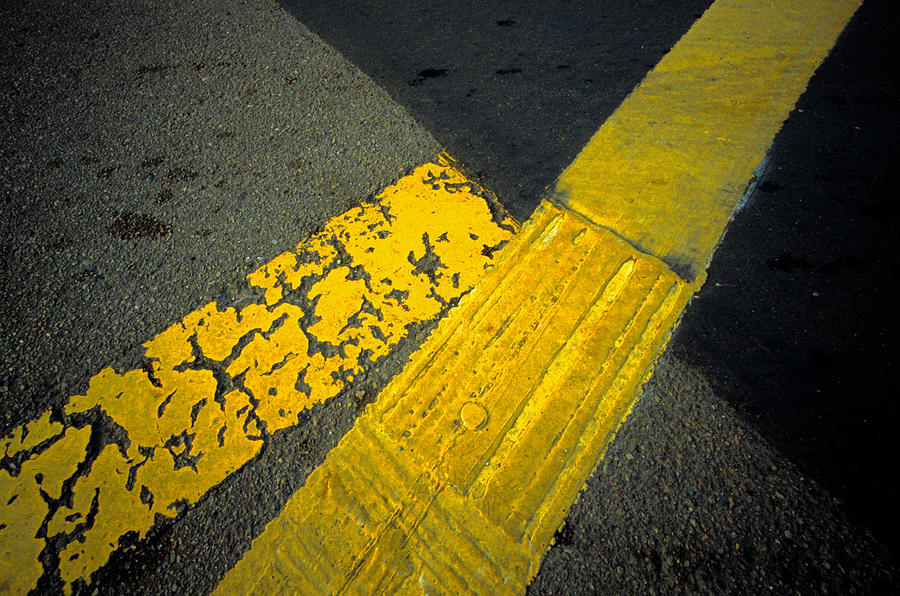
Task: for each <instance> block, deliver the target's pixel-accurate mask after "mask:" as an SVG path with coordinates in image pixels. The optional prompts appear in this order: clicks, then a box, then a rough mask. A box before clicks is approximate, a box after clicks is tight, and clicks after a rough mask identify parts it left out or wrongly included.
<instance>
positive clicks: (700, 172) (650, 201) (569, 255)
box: [218, 0, 858, 594]
mask: <svg viewBox="0 0 900 596" xmlns="http://www.w3.org/2000/svg"><path fill="white" fill-rule="evenodd" d="M857 4H858V3H857V2H853V1H845V0H827V1H822V0H803V1H800V0H786V1H772V0H748V1H739V0H717V1H716V2H715V3H714V4H713V6H712V7H711V8H710V9H709V10H708V11H707V13H706V14H705V15H704V16H703V18H701V19H700V20H699V21H698V22H697V23H696V24H695V26H694V27H693V28H692V29H691V31H689V32H688V33H687V34H686V35H685V36H684V38H683V39H682V40H681V41H680V42H679V43H678V44H677V45H676V46H675V48H674V49H673V50H672V52H671V53H670V54H668V55H667V56H666V57H665V58H664V59H663V61H662V62H660V64H659V65H658V66H657V68H656V69H655V70H654V71H653V72H652V73H650V75H648V77H647V79H646V80H645V82H644V83H642V85H641V86H640V87H638V89H636V90H635V92H634V93H633V94H632V95H631V96H630V97H629V98H628V99H627V100H626V101H625V102H624V103H623V104H622V106H621V107H620V108H619V110H618V111H617V112H616V113H615V115H613V116H612V117H611V118H610V120H609V121H608V122H607V123H606V124H604V126H603V127H602V128H601V129H600V130H599V131H598V133H597V134H596V135H595V137H594V138H593V139H592V141H591V142H590V143H589V145H588V146H587V147H586V148H585V149H584V151H583V152H582V154H581V155H580V156H579V157H578V159H577V160H576V161H575V162H574V163H573V164H572V165H571V166H570V167H569V168H568V169H567V170H566V171H565V172H564V173H563V174H562V176H561V177H560V179H559V181H558V183H557V186H556V188H555V190H554V193H553V195H552V199H553V201H554V202H555V203H556V204H551V203H544V204H543V205H542V206H541V207H540V208H539V209H538V211H537V212H536V213H535V215H534V216H533V217H532V219H531V220H529V222H527V223H526V224H525V225H524V226H523V230H522V232H521V234H520V235H519V236H517V237H516V239H515V240H514V241H513V242H512V243H511V244H510V246H509V247H507V248H506V249H505V251H504V253H503V254H502V256H501V258H500V261H499V262H498V263H497V265H496V266H495V268H494V269H493V270H492V271H491V272H490V273H489V275H487V276H486V277H485V278H484V279H483V280H482V281H481V282H480V284H479V285H478V286H477V287H476V289H475V290H474V291H473V292H472V293H470V294H469V295H467V296H466V297H465V298H463V299H462V301H461V304H460V307H459V308H458V309H457V310H455V311H454V312H453V313H452V314H451V316H449V317H448V318H447V319H444V320H443V321H442V323H441V324H440V325H439V327H438V329H437V330H436V331H435V333H434V334H433V335H432V337H431V338H430V339H429V340H428V341H427V342H426V344H425V345H424V346H423V348H422V349H421V350H420V351H419V352H418V353H417V354H416V355H415V358H414V360H413V362H412V363H411V364H410V365H409V366H408V367H407V368H406V369H405V370H404V372H403V373H402V374H401V375H399V376H397V377H396V378H395V379H394V380H393V381H392V382H391V383H390V384H389V385H388V387H387V388H386V389H385V390H384V391H383V392H382V394H381V395H380V396H379V398H378V400H377V401H376V402H375V403H374V404H372V405H370V406H369V407H368V408H367V410H366V411H365V413H364V414H363V415H362V416H361V417H360V418H359V419H358V421H357V423H356V425H355V426H354V428H353V429H352V430H351V431H350V432H349V433H348V434H347V435H346V436H345V437H344V438H343V439H342V440H341V442H340V443H339V444H338V446H337V447H336V448H335V449H334V450H332V451H331V453H329V455H328V457H327V458H326V461H325V462H324V464H323V465H322V466H320V467H319V468H318V469H316V470H315V471H314V472H313V474H312V475H311V476H310V477H309V479H308V481H307V484H306V485H305V486H304V487H303V488H302V489H301V490H299V491H298V492H297V493H296V494H295V495H294V496H293V497H292V499H291V500H290V501H289V502H288V504H287V506H286V507H285V510H284V511H283V512H282V514H281V516H280V517H278V518H277V519H276V520H274V521H273V522H271V523H270V524H269V526H268V527H267V528H266V530H265V531H264V532H263V534H262V535H261V536H260V537H259V538H258V539H257V540H256V541H255V542H254V544H253V547H252V549H251V550H250V551H249V552H248V553H247V554H246V555H245V556H244V558H243V559H242V561H241V562H240V563H239V564H238V565H237V566H236V567H235V568H234V569H233V570H232V571H231V572H229V574H228V575H227V576H226V577H225V579H224V580H223V581H222V583H221V584H220V585H219V587H218V592H219V593H221V594H235V593H254V594H271V593H346V592H352V593H366V594H371V593H395V592H400V593H421V592H426V593H432V592H433V593H452V594H457V593H479V594H482V593H516V592H521V591H522V590H523V589H524V588H525V586H526V585H527V583H528V581H529V580H530V578H531V577H533V575H534V574H535V573H536V572H537V569H538V565H539V562H540V558H541V556H542V555H543V553H544V551H545V550H546V549H547V547H548V546H549V544H550V543H551V540H552V537H553V534H554V532H555V530H556V529H557V528H558V527H559V525H560V524H561V523H562V520H563V518H564V516H565V514H566V511H567V510H568V508H569V506H570V505H571V503H572V502H573V500H574V499H575V498H576V497H577V495H578V492H579V490H580V489H581V487H582V486H583V483H584V482H585V480H586V479H587V478H588V476H589V474H590V473H591V471H592V470H593V468H594V467H595V466H596V464H597V462H598V460H599V458H600V457H601V456H602V454H603V452H604V450H605V448H606V446H607V445H608V444H609V441H610V440H611V439H612V437H613V435H614V433H615V430H616V428H617V427H618V425H619V424H621V422H622V421H623V420H624V418H625V416H626V415H627V413H628V412H629V410H630V408H631V406H632V404H633V402H634V399H635V398H636V396H637V394H638V390H639V388H640V385H641V383H642V381H643V380H644V379H646V378H647V376H648V375H649V373H650V371H651V369H652V366H653V363H654V361H655V358H656V356H657V355H658V353H659V352H660V350H661V349H662V348H663V347H664V345H665V343H666V340H667V338H668V336H669V333H670V332H671V329H672V327H673V325H674V324H675V322H676V320H677V319H678V317H679V316H680V314H681V312H682V310H683V309H684V307H685V305H686V304H687V302H688V300H689V299H690V297H691V295H692V293H693V292H694V291H695V290H696V289H697V288H698V287H699V286H700V284H701V283H702V280H703V278H704V271H705V268H706V266H707V264H708V262H709V259H710V258H711V256H712V253H713V250H714V248H715V245H716V243H717V242H718V239H719V238H720V236H721V235H722V233H723V232H724V229H725V227H726V225H727V223H728V221H729V219H730V217H731V215H732V213H733V211H734V209H735V208H736V206H737V205H738V203H739V200H740V198H741V196H742V193H743V189H744V188H745V187H746V184H747V182H748V181H749V179H750V177H751V175H752V172H753V170H754V168H756V166H757V165H758V164H759V162H760V161H761V159H762V158H763V154H764V152H765V150H766V149H767V147H768V146H769V145H770V144H771V142H772V139H773V138H774V136H775V134H776V132H777V131H778V130H779V128H780V127H781V124H782V122H783V121H784V119H785V118H786V117H787V115H788V113H789V111H790V109H791V108H792V106H793V105H794V103H795V101H796V100H797V98H798V97H799V95H800V93H801V92H802V91H803V89H804V88H805V86H806V84H807V81H808V80H809V78H810V77H811V76H812V74H813V72H814V71H815V69H816V67H817V66H818V65H819V63H820V62H821V61H822V60H823V59H824V57H825V56H826V55H827V53H828V51H829V50H830V48H831V47H832V45H833V44H834V41H835V40H836V38H837V36H838V34H839V33H840V31H841V30H842V29H843V27H844V25H845V23H846V22H847V20H848V19H849V18H850V16H851V15H852V14H853V12H854V10H855V8H856V6H857Z"/></svg>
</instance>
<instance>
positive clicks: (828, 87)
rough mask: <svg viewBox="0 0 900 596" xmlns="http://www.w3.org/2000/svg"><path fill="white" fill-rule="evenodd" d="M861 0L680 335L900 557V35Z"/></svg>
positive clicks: (885, 5) (680, 342)
mask: <svg viewBox="0 0 900 596" xmlns="http://www.w3.org/2000/svg"><path fill="white" fill-rule="evenodd" d="M898 16H900V11H898V9H897V5H896V4H895V3H892V2H885V1H883V0H868V1H866V2H865V3H864V4H863V6H862V8H861V9H860V10H859V12H858V13H857V15H856V16H855V18H854V19H853V20H852V21H851V23H850V24H849V25H848V27H847V29H846V30H845V31H844V34H843V36H842V37H841V39H840V40H839V42H838V44H837V46H836V47H835V49H834V51H833V53H832V54H831V56H830V57H829V58H828V60H826V61H825V63H824V64H823V65H822V67H821V68H820V69H819V71H818V72H817V73H816V75H815V76H814V77H813V79H812V80H811V81H810V85H809V88H808V90H807V92H806V93H805V94H804V95H803V96H802V97H801V99H800V101H799V102H798V103H797V109H796V110H795V111H794V113H793V114H792V115H791V117H790V119H789V120H788V121H787V123H786V125H785V126H784V128H783V129H782V131H781V133H780V134H779V135H778V137H777V138H776V140H775V144H774V146H773V147H772V149H771V151H770V162H769V165H768V168H767V170H766V172H765V174H764V175H763V176H761V177H760V179H759V181H758V182H759V183H758V185H757V187H756V192H755V193H754V194H753V196H752V197H751V198H750V201H749V203H748V205H747V207H746V208H745V209H744V210H743V211H742V212H740V213H739V214H738V215H737V216H736V217H735V219H734V222H733V223H732V225H731V226H730V227H729V229H728V231H727V232H726V235H725V238H724V240H723V242H722V243H721V245H720V246H719V248H718V251H717V252H716V256H715V259H714V260H713V263H712V267H711V268H710V270H709V280H708V281H707V283H706V286H705V287H704V289H703V291H702V292H701V293H700V294H699V295H698V296H697V298H696V299H695V300H694V302H693V303H692V305H691V307H690V308H689V309H688V311H687V313H686V314H685V317H684V319H683V321H682V323H681V326H680V328H679V330H678V332H677V334H676V336H675V340H674V341H673V343H672V345H671V350H672V351H673V352H674V354H675V355H677V356H678V357H679V358H680V359H682V360H683V361H684V362H685V363H688V364H690V365H693V366H695V367H698V368H699V369H700V370H702V371H703V373H704V376H705V377H706V378H707V379H709V380H710V383H711V384H712V386H713V387H714V389H715V391H716V393H717V394H718V395H720V396H721V397H724V398H725V399H727V401H728V402H729V403H730V404H731V405H732V406H734V407H735V408H736V409H737V411H738V412H740V414H741V415H742V416H743V417H744V418H745V419H746V420H748V421H749V422H751V423H752V424H753V425H754V426H755V427H756V428H757V429H759V430H760V432H761V433H762V434H763V436H765V438H766V439H767V440H768V441H769V442H770V443H771V444H772V445H773V446H774V447H776V448H777V449H778V450H779V451H781V453H782V454H784V455H786V456H787V457H789V458H790V459H791V460H793V461H794V462H796V463H797V464H798V465H799V466H800V467H801V468H802V469H803V470H804V471H805V472H806V473H808V474H809V475H811V476H812V477H814V478H815V479H817V480H818V481H819V482H820V483H821V484H822V485H823V486H825V487H826V488H828V489H829V490H830V491H831V492H832V493H833V494H834V495H835V496H837V497H840V498H841V499H843V500H844V501H845V502H846V504H847V509H848V511H849V512H850V514H851V517H853V518H854V519H856V520H858V521H860V522H863V523H864V524H865V525H866V526H868V527H869V528H870V529H871V530H872V532H873V533H874V534H875V535H876V536H877V537H878V538H880V539H881V540H882V541H884V542H885V544H888V545H889V546H890V548H891V550H892V551H893V553H894V556H895V557H896V556H897V555H900V510H898V509H897V503H900V493H898V480H897V469H898V468H897V464H896V455H895V454H896V451H897V440H898V436H900V434H898V415H900V405H898V402H897V396H900V377H898V374H900V368H898V365H900V348H898V338H900V311H898V309H897V305H898V304H900V290H898V285H897V283H896V276H897V273H898V271H900V234H898V223H900V208H898V201H897V190H896V187H895V184H896V169H897V147H898V143H900V118H898V115H900V83H898V79H897V76H896V73H897V72H900V43H898V41H897V36H896V34H895V32H894V31H892V30H891V28H890V27H889V26H887V24H888V23H896V22H898Z"/></svg>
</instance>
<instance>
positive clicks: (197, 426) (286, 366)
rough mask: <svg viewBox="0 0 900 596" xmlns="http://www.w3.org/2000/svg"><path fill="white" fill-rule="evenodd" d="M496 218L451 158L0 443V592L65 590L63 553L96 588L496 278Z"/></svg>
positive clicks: (342, 219)
mask: <svg viewBox="0 0 900 596" xmlns="http://www.w3.org/2000/svg"><path fill="white" fill-rule="evenodd" d="M493 217H494V216H492V214H491V210H490V208H489V204H488V202H487V201H486V200H485V196H484V193H483V191H482V190H481V189H480V188H479V187H478V186H476V185H475V184H473V183H472V182H470V181H469V180H467V179H466V178H465V177H464V176H463V175H462V174H460V173H459V172H458V171H457V170H456V169H455V168H453V167H452V166H451V165H450V164H449V163H448V161H447V160H446V159H443V158H442V161H440V163H431V164H425V165H423V166H421V167H419V168H418V169H417V170H415V171H414V172H413V173H412V174H410V175H409V176H406V177H404V178H402V179H401V180H399V181H398V182H397V183H396V184H395V185H393V186H391V187H389V188H387V189H385V191H383V192H382V193H381V194H380V195H379V196H378V197H376V199H375V200H374V201H373V202H371V203H366V204H363V205H362V206H361V207H359V208H357V209H353V210H351V211H350V212H348V213H346V214H344V215H342V216H339V217H337V218H335V219H334V220H332V221H331V222H329V223H328V224H327V225H326V227H325V229H324V230H323V231H322V233H320V234H317V235H316V236H314V237H312V238H310V239H308V240H306V241H304V242H302V243H301V244H300V245H299V246H298V247H297V250H296V251H295V252H289V253H284V254H282V255H280V256H279V257H277V258H275V259H274V260H273V261H272V262H270V263H268V264H267V265H265V266H263V267H262V268H261V269H259V270H258V271H256V272H255V273H253V274H251V275H250V276H249V281H250V283H251V285H253V286H255V287H257V288H260V289H261V290H262V291H261V292H260V294H264V296H262V297H261V299H260V301H259V302H256V303H253V304H249V305H247V306H244V307H243V308H241V309H240V310H236V309H235V308H232V307H229V308H224V309H220V308H219V306H217V305H216V303H214V302H213V303H210V304H208V305H206V306H205V307H203V308H201V309H199V310H198V311H196V312H194V313H191V314H190V315H188V316H186V317H185V318H184V319H183V320H182V321H181V322H179V323H176V324H174V325H172V326H171V327H170V328H169V329H167V330H165V331H163V332H162V333H160V334H159V335H158V336H156V337H155V338H154V339H152V340H151V341H149V342H147V343H146V344H145V347H146V356H147V359H148V360H147V366H146V367H145V368H144V369H137V370H132V371H127V372H125V373H119V372H116V371H114V370H113V369H111V368H107V369H105V370H103V371H101V372H100V373H99V374H97V375H96V376H95V377H93V378H92V379H91V381H90V387H89V389H88V391H87V393H86V394H85V395H76V396H73V397H71V398H70V400H69V402H68V404H67V405H66V407H65V419H63V420H58V419H55V418H54V417H53V416H51V414H50V413H49V412H48V413H46V414H44V415H43V416H42V417H41V418H40V419H39V420H36V421H34V422H32V423H29V424H26V425H23V426H22V427H19V428H17V429H15V430H14V431H13V433H12V434H11V435H10V436H8V437H6V438H4V439H2V440H0V454H2V460H0V502H2V503H4V507H3V511H2V514H0V570H2V571H0V592H7V591H9V592H27V591H28V590H29V589H31V588H33V587H34V586H35V584H36V582H37V581H38V579H39V578H40V577H41V575H42V574H44V573H50V574H53V573H56V572H57V569H45V568H44V565H43V564H42V563H41V562H40V560H39V556H40V555H41V553H42V552H44V551H49V550H50V549H53V548H54V546H57V547H59V548H58V550H56V551H53V552H55V554H56V555H58V557H59V565H58V572H59V573H60V575H61V578H62V580H63V581H64V582H65V585H66V588H67V590H68V589H70V588H71V585H72V582H74V581H75V580H77V579H79V578H83V579H85V580H87V579H89V577H90V574H91V573H93V572H94V571H95V570H97V569H98V568H99V567H100V566H101V565H103V564H104V563H105V562H106V560H107V559H108V557H109V555H110V553H111V552H112V551H114V550H115V549H116V548H117V546H118V541H119V538H120V537H122V536H123V535H124V534H125V533H127V532H136V533H137V534H138V535H139V536H144V535H145V534H146V533H147V531H148V530H149V529H150V528H151V527H152V526H153V524H154V522H155V519H156V516H158V515H160V516H166V517H172V516H175V515H176V512H177V505H178V504H179V503H185V504H192V503H195V502H196V501H197V500H198V499H199V498H200V497H201V496H202V495H203V494H204V493H206V492H207V491H208V490H209V489H210V488H212V487H213V486H215V485H216V484H218V483H219V482H221V481H222V480H223V479H224V478H225V477H226V476H228V475H229V474H231V473H232V472H234V471H235V470H237V469H238V468H240V467H241V466H243V465H244V464H245V463H246V462H248V461H249V460H250V459H251V458H253V457H254V456H255V455H256V454H257V453H258V452H259V450H260V448H261V446H262V440H263V438H264V437H265V436H267V435H270V434H271V433H274V432H276V431H277V430H280V429H283V428H286V427H289V426H292V425H294V424H297V419H298V414H299V413H300V412H301V411H303V410H304V409H306V408H309V407H310V406H312V405H313V404H316V403H320V402H322V401H324V400H326V399H329V398H330V397H333V396H335V395H337V394H338V393H339V392H340V391H341V390H342V389H343V388H344V387H345V385H346V384H347V383H349V382H351V381H352V380H353V378H354V377H355V376H356V375H358V374H360V373H361V372H362V371H364V370H366V369H371V368H372V367H374V366H377V363H378V361H379V360H380V359H381V358H382V357H383V356H385V355H386V354H387V353H388V352H389V351H390V350H392V349H393V348H394V347H395V346H396V345H397V343H398V342H399V341H400V340H401V339H402V338H403V337H404V336H405V335H406V334H407V325H409V324H410V323H413V322H421V321H428V320H432V319H435V318H436V317H438V316H440V315H441V314H442V313H443V312H446V310H447V308H448V307H449V305H450V304H452V303H455V302H456V301H457V300H458V299H459V298H460V297H461V296H462V295H464V294H465V293H466V292H467V291H468V290H469V289H470V288H471V287H472V286H473V285H475V284H476V283H477V282H478V280H479V279H480V278H481V277H482V276H483V275H484V272H485V270H486V269H488V268H490V267H491V265H492V260H493V257H492V253H493V251H494V250H497V249H498V248H499V247H500V246H502V245H503V244H504V243H505V242H507V241H508V240H509V239H510V238H511V237H512V236H513V233H514V231H515V230H514V224H513V222H511V221H510V220H502V221H499V222H497V221H494V220H493ZM45 560H46V561H50V560H52V557H50V558H45Z"/></svg>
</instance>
